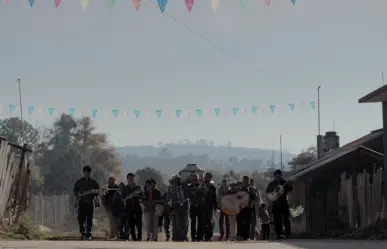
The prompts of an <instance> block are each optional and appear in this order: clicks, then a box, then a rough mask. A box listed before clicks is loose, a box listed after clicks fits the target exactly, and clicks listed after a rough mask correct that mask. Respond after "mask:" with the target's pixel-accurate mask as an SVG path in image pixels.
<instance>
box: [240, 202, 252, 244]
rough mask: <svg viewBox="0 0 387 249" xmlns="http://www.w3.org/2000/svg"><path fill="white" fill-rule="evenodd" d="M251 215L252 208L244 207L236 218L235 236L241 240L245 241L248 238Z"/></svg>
mask: <svg viewBox="0 0 387 249" xmlns="http://www.w3.org/2000/svg"><path fill="white" fill-rule="evenodd" d="M252 213H253V208H252V207H245V208H243V209H242V210H241V211H240V212H239V214H238V216H237V236H238V237H241V238H243V239H244V240H247V239H249V237H250V225H251V217H252Z"/></svg>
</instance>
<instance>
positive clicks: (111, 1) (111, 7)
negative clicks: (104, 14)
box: [108, 0, 117, 9]
mask: <svg viewBox="0 0 387 249" xmlns="http://www.w3.org/2000/svg"><path fill="white" fill-rule="evenodd" d="M116 1H117V0H108V6H109V9H113V8H114V5H115V4H116Z"/></svg>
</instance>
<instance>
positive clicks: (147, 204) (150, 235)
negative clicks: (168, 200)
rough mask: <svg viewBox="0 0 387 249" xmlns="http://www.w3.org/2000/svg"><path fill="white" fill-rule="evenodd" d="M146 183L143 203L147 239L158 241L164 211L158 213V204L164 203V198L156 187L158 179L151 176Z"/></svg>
mask: <svg viewBox="0 0 387 249" xmlns="http://www.w3.org/2000/svg"><path fill="white" fill-rule="evenodd" d="M145 185H146V190H145V192H144V199H143V200H142V204H143V205H144V216H145V222H146V230H147V241H157V235H158V232H159V226H158V224H159V217H160V216H161V215H162V213H160V214H158V213H157V210H156V208H157V207H156V205H162V204H163V200H162V196H161V192H160V190H158V189H157V188H156V181H155V180H154V179H152V178H151V179H149V180H147V181H146V182H145Z"/></svg>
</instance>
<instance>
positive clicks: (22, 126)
mask: <svg viewBox="0 0 387 249" xmlns="http://www.w3.org/2000/svg"><path fill="white" fill-rule="evenodd" d="M17 84H18V87H19V104H20V120H21V132H22V140H23V141H22V143H25V139H24V120H23V103H22V93H21V86H20V79H17Z"/></svg>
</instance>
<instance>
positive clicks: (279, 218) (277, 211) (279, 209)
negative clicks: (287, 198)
mask: <svg viewBox="0 0 387 249" xmlns="http://www.w3.org/2000/svg"><path fill="white" fill-rule="evenodd" d="M272 213H273V221H274V230H275V233H276V234H277V237H280V236H282V235H285V236H286V237H289V236H290V235H291V234H292V233H291V226H290V211H289V204H288V203H284V204H280V205H275V206H273V209H272ZM283 227H285V234H284V232H283Z"/></svg>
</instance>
